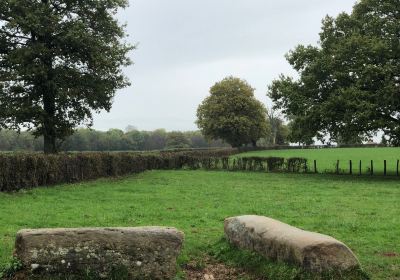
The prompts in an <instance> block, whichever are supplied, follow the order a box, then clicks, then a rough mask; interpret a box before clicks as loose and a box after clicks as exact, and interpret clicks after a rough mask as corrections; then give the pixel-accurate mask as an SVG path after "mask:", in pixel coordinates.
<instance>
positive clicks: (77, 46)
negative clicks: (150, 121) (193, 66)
mask: <svg viewBox="0 0 400 280" xmlns="http://www.w3.org/2000/svg"><path fill="white" fill-rule="evenodd" d="M127 4H128V1H126V0H100V1H79V0H63V1H49V0H41V1H26V0H3V1H1V3H0V128H1V127H2V128H12V129H20V127H21V126H23V127H26V128H27V129H29V130H33V131H34V134H35V135H36V136H39V135H43V136H44V150H45V152H47V153H53V152H56V140H63V139H64V138H65V137H66V136H68V135H70V134H72V132H73V129H74V127H76V126H77V125H79V124H82V123H85V124H87V125H91V120H92V111H95V112H98V111H100V110H107V111H108V110H110V108H111V104H112V99H113V97H114V95H115V92H116V90H117V89H119V88H123V87H125V86H127V85H128V84H129V82H128V81H127V79H126V77H125V76H124V75H123V73H122V67H124V66H127V65H129V64H130V60H129V58H128V57H127V53H128V52H129V51H130V50H131V49H132V46H130V45H129V44H127V43H125V42H123V39H124V37H125V33H124V28H123V26H121V25H120V24H119V23H118V21H117V20H116V19H115V18H114V16H115V14H116V12H117V10H118V9H119V8H125V7H126V6H127Z"/></svg>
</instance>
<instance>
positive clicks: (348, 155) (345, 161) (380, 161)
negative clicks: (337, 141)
mask: <svg viewBox="0 0 400 280" xmlns="http://www.w3.org/2000/svg"><path fill="white" fill-rule="evenodd" d="M239 156H240V157H248V156H260V157H271V156H273V157H284V158H291V157H302V158H306V159H308V165H309V167H310V168H311V169H313V161H314V160H316V161H317V169H318V171H319V172H325V171H328V172H334V171H335V169H336V163H337V160H339V168H340V169H341V170H342V172H344V173H347V172H348V171H349V165H350V164H349V161H350V160H352V162H353V173H355V174H358V172H359V162H360V160H361V162H362V165H361V171H362V173H363V174H368V173H369V168H370V164H371V160H373V162H374V163H373V164H374V173H376V174H382V173H383V166H384V160H386V161H387V172H388V174H391V175H395V174H396V167H397V160H400V148H382V147H380V148H370V147H369V148H330V149H325V148H324V149H293V150H265V151H254V152H248V153H242V154H240V155H239Z"/></svg>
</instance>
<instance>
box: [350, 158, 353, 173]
mask: <svg viewBox="0 0 400 280" xmlns="http://www.w3.org/2000/svg"><path fill="white" fill-rule="evenodd" d="M352 174H353V162H352V161H351V160H350V175H352Z"/></svg>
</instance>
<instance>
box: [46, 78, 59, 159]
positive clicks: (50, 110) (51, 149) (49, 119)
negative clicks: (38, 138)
mask: <svg viewBox="0 0 400 280" xmlns="http://www.w3.org/2000/svg"><path fill="white" fill-rule="evenodd" d="M55 106H56V104H55V98H54V91H53V90H52V87H51V86H50V87H48V91H47V92H45V93H44V95H43V107H44V111H45V117H44V123H43V128H44V133H43V137H44V153H45V154H55V153H57V147H56V139H57V135H56V130H55V124H54V118H55Z"/></svg>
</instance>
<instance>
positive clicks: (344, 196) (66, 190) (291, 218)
mask: <svg viewBox="0 0 400 280" xmlns="http://www.w3.org/2000/svg"><path fill="white" fill-rule="evenodd" d="M399 205H400V186H399V182H398V181H396V180H388V179H386V180H383V179H382V178H381V179H380V180H378V179H374V178H355V177H347V176H328V175H301V174H297V175H296V174H265V173H239V172H238V173H233V172H206V171H152V172H146V173H143V174H139V175H135V176H132V177H128V178H124V179H120V180H106V179H104V180H98V181H94V182H89V183H81V184H74V185H67V186H58V187H52V188H41V189H35V190H31V191H26V192H21V193H17V194H0V213H1V214H0V266H4V265H5V264H6V263H7V262H9V258H10V256H11V255H12V250H13V245H14V238H15V233H16V232H17V231H18V230H19V229H22V228H40V227H87V226H99V227H103V226H143V225H163V226H174V227H177V228H179V229H180V230H183V231H184V232H185V235H186V240H185V247H184V251H183V254H182V256H181V258H180V263H181V264H183V263H185V262H187V261H188V260H190V259H199V260H200V259H202V258H203V256H204V254H206V253H211V254H213V255H214V256H216V257H218V258H219V259H222V260H224V261H226V262H230V263H231V264H234V265H238V264H240V265H243V266H246V267H248V268H251V269H252V270H254V271H256V272H257V273H259V274H264V275H265V274H266V275H269V277H270V279H290V278H291V277H293V278H294V277H295V276H296V271H295V270H293V269H291V268H289V267H285V266H274V265H271V264H270V263H267V262H265V261H262V259H261V258H257V257H256V256H254V255H250V256H249V255H248V254H245V253H243V254H242V253H236V251H235V250H232V249H231V248H229V247H228V246H227V244H226V242H224V241H221V238H222V237H223V220H224V218H225V217H228V216H234V215H242V214H257V215H265V216H269V217H272V218H276V219H279V220H281V221H283V222H286V223H289V224H291V225H294V226H298V227H301V228H303V229H307V230H311V231H317V232H321V233H325V234H328V235H332V236H334V237H336V238H338V239H339V240H342V241H343V242H345V243H346V244H347V245H349V247H350V248H351V249H352V250H353V251H354V252H355V254H356V255H357V256H358V257H359V259H360V261H361V263H362V265H363V268H364V269H365V271H366V272H367V273H368V274H369V275H370V276H371V278H372V279H399V278H400V257H399V254H400V234H399V233H400V207H399ZM238 254H239V255H238Z"/></svg>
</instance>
